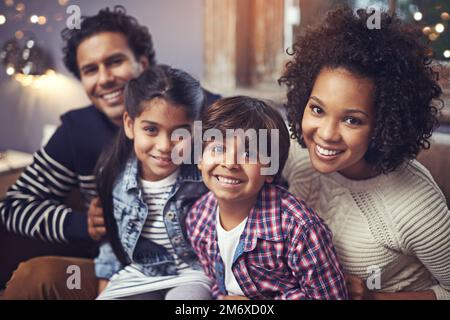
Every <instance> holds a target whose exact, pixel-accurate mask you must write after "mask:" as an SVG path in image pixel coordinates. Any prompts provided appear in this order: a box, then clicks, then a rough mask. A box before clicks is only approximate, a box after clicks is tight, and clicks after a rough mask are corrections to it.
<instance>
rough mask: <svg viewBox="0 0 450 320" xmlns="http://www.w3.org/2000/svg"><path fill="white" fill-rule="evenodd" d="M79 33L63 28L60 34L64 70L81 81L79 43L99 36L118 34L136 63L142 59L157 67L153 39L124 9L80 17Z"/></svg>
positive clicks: (114, 9) (117, 7)
mask: <svg viewBox="0 0 450 320" xmlns="http://www.w3.org/2000/svg"><path fill="white" fill-rule="evenodd" d="M82 19H83V20H82V22H81V28H80V29H69V28H65V29H64V30H63V31H62V32H61V37H62V38H63V41H64V47H63V54H64V58H63V60H64V64H65V65H66V67H67V69H69V71H70V72H72V74H73V75H75V76H76V77H77V78H78V79H80V70H79V68H78V64H77V49H78V46H79V45H80V43H81V42H83V41H84V40H85V39H86V38H89V37H91V36H93V35H95V34H98V33H100V32H120V33H122V34H123V35H124V36H125V37H126V38H127V40H128V45H129V46H130V48H131V50H132V51H133V53H134V56H135V58H136V59H138V58H140V57H142V56H145V57H147V59H148V62H149V64H150V66H153V65H155V64H156V60H155V50H154V48H153V42H152V36H151V35H150V32H149V31H148V29H147V27H145V26H142V25H140V24H139V23H138V21H137V20H136V18H134V17H132V16H130V15H127V12H126V10H125V8H124V7H123V6H120V5H118V6H114V8H113V9H112V10H110V8H104V9H101V10H100V11H99V12H98V13H97V14H96V15H95V16H90V17H82Z"/></svg>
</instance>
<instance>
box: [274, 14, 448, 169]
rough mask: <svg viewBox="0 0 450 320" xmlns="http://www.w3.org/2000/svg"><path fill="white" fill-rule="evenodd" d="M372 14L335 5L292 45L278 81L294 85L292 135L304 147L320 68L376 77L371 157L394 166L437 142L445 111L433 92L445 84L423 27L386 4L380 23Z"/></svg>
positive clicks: (291, 89) (291, 90) (381, 164)
mask: <svg viewBox="0 0 450 320" xmlns="http://www.w3.org/2000/svg"><path fill="white" fill-rule="evenodd" d="M372 14H373V13H372V12H370V11H369V12H367V11H366V10H362V9H360V10H358V11H357V12H356V14H355V13H354V12H353V11H352V9H351V8H349V7H348V6H341V7H339V8H338V9H336V10H334V11H331V12H329V13H328V14H327V16H326V18H325V20H324V21H322V23H321V24H319V25H317V26H315V27H311V28H308V30H307V31H306V32H305V34H304V35H300V36H299V37H298V38H297V40H296V43H295V44H294V45H293V48H292V51H291V52H289V50H288V54H289V55H292V56H293V59H292V60H291V61H290V62H288V63H287V65H286V71H285V73H284V75H283V76H282V77H281V78H280V79H279V83H280V84H285V85H287V90H288V92H287V104H286V105H285V108H286V109H287V115H288V120H289V124H290V129H291V132H292V138H296V139H297V141H298V142H299V143H300V145H302V146H303V147H305V144H304V141H303V137H302V133H301V122H302V118H303V112H304V110H305V107H306V104H307V101H308V99H309V97H310V94H311V91H312V88H313V86H314V82H315V79H316V77H317V75H318V74H319V72H320V71H321V70H322V69H323V68H331V69H336V68H344V69H346V70H348V71H349V72H351V73H353V74H356V75H358V76H361V77H364V78H369V79H371V80H372V81H373V82H374V84H375V87H376V89H375V101H374V106H375V127H374V133H373V137H372V140H371V142H370V144H369V148H368V150H367V152H366V154H365V160H366V161H367V162H368V163H369V164H371V165H372V166H373V167H374V168H375V169H376V170H378V171H379V172H382V173H388V172H390V171H394V170H395V169H397V168H398V167H399V166H400V165H401V164H402V163H404V162H405V160H408V159H413V158H415V157H416V156H417V154H418V153H419V151H420V150H421V149H428V148H429V147H430V141H429V139H430V137H431V134H432V132H433V130H434V128H435V127H436V125H437V112H438V109H437V108H436V107H435V106H434V105H433V99H438V98H439V96H440V95H441V93H442V90H441V88H440V87H439V85H438V84H437V82H436V80H435V78H436V73H434V72H433V70H432V68H431V65H430V64H431V59H430V58H429V49H428V47H427V45H426V43H425V42H424V41H422V39H423V36H422V33H421V32H420V30H418V29H416V28H414V27H413V26H411V25H409V24H407V23H405V22H402V21H401V20H400V19H399V18H397V17H396V16H393V17H391V16H389V15H388V14H387V13H385V12H381V17H380V20H381V29H369V28H368V25H369V24H368V23H367V20H368V19H369V18H370V17H371V15H372ZM370 21H371V20H369V23H370ZM330 94H332V93H330ZM436 101H438V100H436ZM441 102H442V101H441Z"/></svg>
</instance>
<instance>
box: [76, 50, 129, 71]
mask: <svg viewBox="0 0 450 320" xmlns="http://www.w3.org/2000/svg"><path fill="white" fill-rule="evenodd" d="M123 57H125V55H124V54H123V53H120V52H118V53H115V54H112V55H110V56H109V57H107V58H106V59H105V61H106V62H110V61H111V60H114V59H118V58H123ZM96 65H97V64H96V63H95V62H91V63H87V64H85V65H82V66H81V67H80V70H85V69H89V68H92V67H95V66H96Z"/></svg>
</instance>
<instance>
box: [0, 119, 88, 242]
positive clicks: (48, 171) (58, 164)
mask: <svg viewBox="0 0 450 320" xmlns="http://www.w3.org/2000/svg"><path fill="white" fill-rule="evenodd" d="M64 131H65V129H64V126H61V127H59V128H58V130H57V131H56V132H55V134H54V136H53V137H52V139H51V140H50V141H49V144H48V145H47V146H46V147H45V148H42V149H41V150H39V151H37V152H36V153H35V154H34V158H33V163H32V164H31V165H29V166H28V167H27V168H26V169H25V170H24V172H23V173H22V174H21V176H20V177H19V178H18V180H17V181H16V183H15V184H14V185H13V186H11V187H10V188H9V190H8V191H7V193H6V198H5V199H4V200H3V201H2V202H0V217H1V222H2V223H3V224H4V226H5V227H6V229H7V230H8V231H10V232H13V233H16V234H20V235H23V236H27V237H32V238H37V239H41V240H43V241H47V242H59V243H67V242H71V241H76V240H89V235H88V233H87V221H86V214H83V213H80V212H75V211H73V210H72V209H70V208H68V207H67V206H66V205H64V204H63V201H64V199H65V198H66V197H67V196H68V194H69V193H70V192H71V191H72V189H74V188H75V187H77V185H78V180H77V174H76V173H75V172H74V170H73V169H70V168H69V167H68V164H69V163H70V156H71V155H72V152H71V150H70V141H69V140H68V139H67V135H66V134H65V132H64ZM51 150H58V152H57V153H54V154H50V152H51ZM63 163H64V164H63Z"/></svg>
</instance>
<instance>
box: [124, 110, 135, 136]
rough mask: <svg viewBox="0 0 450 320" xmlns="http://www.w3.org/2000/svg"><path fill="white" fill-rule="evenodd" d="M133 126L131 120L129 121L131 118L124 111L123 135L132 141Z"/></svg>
mask: <svg viewBox="0 0 450 320" xmlns="http://www.w3.org/2000/svg"><path fill="white" fill-rule="evenodd" d="M133 126H134V121H133V119H131V117H130V116H129V115H128V112H126V111H125V112H124V114H123V129H124V130H125V135H126V136H127V138H128V139H131V140H133V139H134V132H133Z"/></svg>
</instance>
